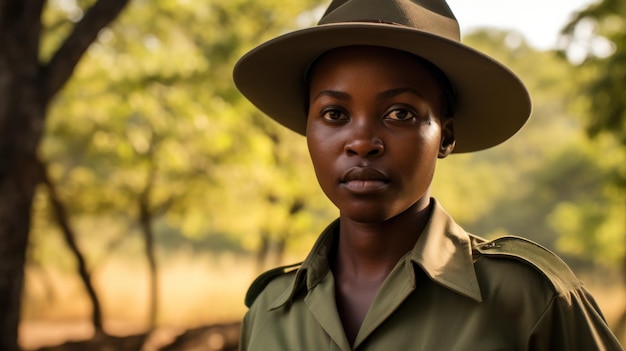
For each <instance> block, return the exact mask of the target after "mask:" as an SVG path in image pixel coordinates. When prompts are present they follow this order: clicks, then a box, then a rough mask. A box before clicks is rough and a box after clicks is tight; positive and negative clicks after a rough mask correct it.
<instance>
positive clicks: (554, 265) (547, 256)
mask: <svg viewBox="0 0 626 351" xmlns="http://www.w3.org/2000/svg"><path fill="white" fill-rule="evenodd" d="M474 250H476V251H478V252H479V253H480V254H481V255H482V256H499V257H508V258H513V259H516V260H518V261H521V262H523V263H526V264H529V265H530V266H532V267H533V268H535V269H536V270H538V271H539V272H541V274H543V275H544V276H545V277H546V278H547V279H548V280H549V281H550V282H551V283H552V286H553V287H554V289H555V290H556V291H557V292H564V291H569V290H571V289H573V288H575V287H577V286H579V285H580V282H579V280H578V278H576V275H574V273H573V272H572V270H571V269H570V268H569V266H568V265H567V264H566V263H565V262H563V260H561V259H560V258H559V257H558V256H557V255H555V254H554V253H552V252H551V251H550V250H548V249H546V248H544V247H543V246H541V245H539V244H537V243H534V242H532V241H530V240H528V239H524V238H520V237H516V236H506V237H502V238H499V239H496V240H493V241H488V242H485V243H481V244H479V245H477V246H475V247H474Z"/></svg>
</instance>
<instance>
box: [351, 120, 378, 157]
mask: <svg viewBox="0 0 626 351" xmlns="http://www.w3.org/2000/svg"><path fill="white" fill-rule="evenodd" d="M345 152H346V154H347V155H348V156H360V157H376V156H380V155H382V154H383V153H384V152H385V145H384V143H383V141H382V139H381V138H380V137H379V136H378V135H377V133H376V128H375V127H374V126H371V125H370V124H369V123H355V125H354V126H353V128H352V130H351V133H350V139H349V141H348V142H347V143H346V146H345Z"/></svg>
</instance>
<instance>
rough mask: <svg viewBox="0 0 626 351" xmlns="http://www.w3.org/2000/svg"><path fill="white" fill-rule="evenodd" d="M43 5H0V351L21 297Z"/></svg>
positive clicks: (12, 342) (40, 108) (11, 338)
mask: <svg viewBox="0 0 626 351" xmlns="http://www.w3.org/2000/svg"><path fill="white" fill-rule="evenodd" d="M42 7H43V1H42V0H40V1H31V0H23V1H1V2H0V350H3V351H15V350H18V345H17V335H18V334H17V333H18V323H19V319H20V296H21V293H22V286H23V281H24V261H25V257H26V247H27V244H28V233H29V230H30V210H31V204H32V199H33V195H34V193H35V188H36V186H37V183H38V182H39V174H38V171H37V170H38V168H37V159H36V152H37V145H38V144H39V141H40V139H41V134H42V123H43V116H44V113H45V102H44V99H43V97H42V94H41V91H40V89H39V88H38V87H40V86H41V79H40V77H39V75H38V73H39V62H38V57H37V53H38V46H39V29H40V27H39V23H40V21H39V18H40V14H41V10H42Z"/></svg>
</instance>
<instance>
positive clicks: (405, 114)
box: [385, 108, 416, 121]
mask: <svg viewBox="0 0 626 351" xmlns="http://www.w3.org/2000/svg"><path fill="white" fill-rule="evenodd" d="M415 117H416V115H415V113H413V112H412V111H410V110H408V109H406V108H396V109H393V110H391V112H389V113H387V115H385V118H389V119H392V120H396V121H407V120H410V119H414V118H415Z"/></svg>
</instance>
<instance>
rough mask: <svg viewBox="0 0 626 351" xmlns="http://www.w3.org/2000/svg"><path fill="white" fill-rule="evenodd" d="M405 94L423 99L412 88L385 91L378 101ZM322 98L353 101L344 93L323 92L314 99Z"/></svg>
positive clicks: (377, 97) (379, 94)
mask: <svg viewBox="0 0 626 351" xmlns="http://www.w3.org/2000/svg"><path fill="white" fill-rule="evenodd" d="M404 93H411V94H413V95H416V96H419V97H422V95H421V94H419V93H418V92H417V91H415V89H411V88H395V89H389V90H386V91H383V92H381V93H378V94H377V95H376V99H377V100H385V99H390V98H393V97H396V96H398V95H401V94H404ZM321 96H330V97H332V98H335V99H339V100H344V101H349V100H351V99H352V97H351V96H350V94H348V93H344V92H342V91H337V90H322V91H320V92H319V93H317V95H315V97H314V98H313V101H315V100H317V99H318V98H320V97H321Z"/></svg>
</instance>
